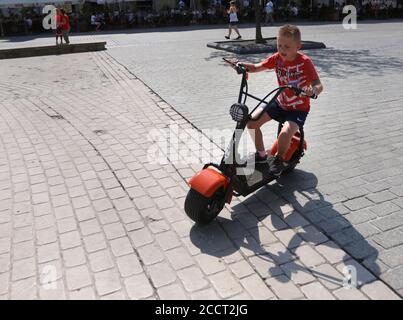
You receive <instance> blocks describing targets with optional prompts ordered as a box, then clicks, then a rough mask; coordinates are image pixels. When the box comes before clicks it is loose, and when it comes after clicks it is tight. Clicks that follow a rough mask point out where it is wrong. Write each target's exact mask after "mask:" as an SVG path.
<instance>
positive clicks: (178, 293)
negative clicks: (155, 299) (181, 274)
mask: <svg viewBox="0 0 403 320" xmlns="http://www.w3.org/2000/svg"><path fill="white" fill-rule="evenodd" d="M157 294H158V296H159V298H160V299H161V300H168V299H169V300H186V299H187V295H186V292H185V290H184V289H183V288H182V286H180V285H179V284H176V283H174V284H171V285H168V286H165V287H162V288H159V289H158V290H157Z"/></svg>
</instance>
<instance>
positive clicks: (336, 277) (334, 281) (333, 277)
mask: <svg viewBox="0 0 403 320" xmlns="http://www.w3.org/2000/svg"><path fill="white" fill-rule="evenodd" d="M312 273H313V275H314V276H315V277H316V278H317V279H318V280H319V281H320V283H321V284H323V285H324V286H325V287H326V288H328V289H329V290H334V289H337V288H340V287H341V286H342V285H343V280H344V276H343V275H342V274H341V273H340V272H339V271H337V270H336V269H335V268H334V267H333V266H332V265H330V264H328V263H325V264H321V265H320V266H316V267H314V268H313V269H312Z"/></svg>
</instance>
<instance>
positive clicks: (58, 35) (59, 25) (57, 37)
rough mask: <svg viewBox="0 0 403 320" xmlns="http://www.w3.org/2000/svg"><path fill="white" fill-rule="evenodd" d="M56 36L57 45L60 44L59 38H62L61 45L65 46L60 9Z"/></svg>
mask: <svg viewBox="0 0 403 320" xmlns="http://www.w3.org/2000/svg"><path fill="white" fill-rule="evenodd" d="M55 36H56V45H58V44H59V42H58V39H59V37H60V44H63V38H62V12H61V11H60V9H56V30H55Z"/></svg>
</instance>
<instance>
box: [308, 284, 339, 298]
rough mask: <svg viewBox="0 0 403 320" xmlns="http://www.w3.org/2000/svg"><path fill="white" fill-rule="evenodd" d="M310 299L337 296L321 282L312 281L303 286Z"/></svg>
mask: <svg viewBox="0 0 403 320" xmlns="http://www.w3.org/2000/svg"><path fill="white" fill-rule="evenodd" d="M301 291H302V292H303V293H304V294H305V296H306V297H307V298H308V299H309V300H335V297H334V296H333V295H332V294H331V293H330V292H329V290H328V289H327V288H325V287H324V286H323V285H322V284H321V283H320V282H312V283H309V284H306V285H304V286H302V287H301Z"/></svg>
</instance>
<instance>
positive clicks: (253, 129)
mask: <svg viewBox="0 0 403 320" xmlns="http://www.w3.org/2000/svg"><path fill="white" fill-rule="evenodd" d="M262 112H263V114H262V115H261V113H262ZM260 115H261V117H260V118H259V116H260ZM258 118H259V119H258ZM270 120H271V118H270V117H269V115H268V114H267V112H265V110H264V108H263V107H259V108H257V109H256V110H255V111H254V112H253V113H252V120H250V121H249V122H248V124H247V125H246V126H247V128H248V130H249V133H250V135H251V137H252V140H253V142H254V144H255V147H256V151H258V152H259V151H260V152H264V151H265V148H264V143H263V135H262V131H261V130H260V127H261V126H262V125H263V124H265V123H266V122H268V121H270Z"/></svg>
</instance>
